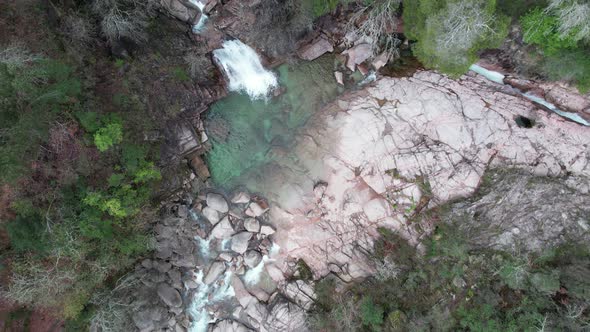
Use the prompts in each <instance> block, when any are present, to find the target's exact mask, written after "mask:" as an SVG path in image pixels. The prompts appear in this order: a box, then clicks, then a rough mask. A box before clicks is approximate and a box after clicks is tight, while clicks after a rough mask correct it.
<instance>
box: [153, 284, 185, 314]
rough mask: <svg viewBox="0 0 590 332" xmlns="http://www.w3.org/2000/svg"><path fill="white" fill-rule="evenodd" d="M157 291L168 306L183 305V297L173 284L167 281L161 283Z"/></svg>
mask: <svg viewBox="0 0 590 332" xmlns="http://www.w3.org/2000/svg"><path fill="white" fill-rule="evenodd" d="M157 292H158V296H160V299H162V301H163V302H164V303H166V305H167V306H169V307H173V308H174V307H176V308H178V307H180V306H181V305H182V297H181V296H180V293H179V292H178V291H177V290H176V289H174V288H173V287H172V286H170V285H168V284H166V283H160V284H159V285H158V289H157Z"/></svg>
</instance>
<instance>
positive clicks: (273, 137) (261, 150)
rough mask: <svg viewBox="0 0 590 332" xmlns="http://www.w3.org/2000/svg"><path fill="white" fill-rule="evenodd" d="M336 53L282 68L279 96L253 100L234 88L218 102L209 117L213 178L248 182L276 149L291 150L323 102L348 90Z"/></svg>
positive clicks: (223, 181) (219, 182) (220, 182)
mask: <svg viewBox="0 0 590 332" xmlns="http://www.w3.org/2000/svg"><path fill="white" fill-rule="evenodd" d="M338 66H339V62H338V61H337V60H336V58H335V57H334V56H332V55H328V56H323V57H321V58H319V59H317V60H315V61H312V62H299V63H297V64H285V65H282V66H280V67H279V68H278V69H277V72H278V76H279V84H280V89H283V90H284V91H283V92H282V93H281V94H280V95H279V96H278V97H274V98H271V99H269V100H268V101H264V100H250V98H249V97H248V95H244V94H237V93H233V94H230V95H229V96H228V97H227V98H224V99H222V100H220V101H218V102H217V103H215V104H214V105H213V106H212V107H211V109H210V110H209V112H208V114H207V118H206V127H207V131H208V134H209V137H210V138H211V143H212V149H211V151H210V152H208V154H207V155H206V159H207V162H208V165H209V169H210V171H211V177H212V180H213V182H214V183H215V184H216V185H218V186H221V187H223V188H225V189H231V188H233V187H235V186H239V185H246V184H247V182H248V179H251V178H255V177H258V176H260V175H261V174H257V173H259V172H261V171H262V169H263V166H264V165H265V164H268V163H271V162H273V161H274V159H275V157H276V151H277V150H279V151H285V152H288V151H289V150H290V148H291V147H292V146H293V143H294V139H295V134H296V132H297V130H298V129H299V128H301V127H302V126H303V125H305V123H306V122H307V120H309V118H310V117H311V116H312V115H313V114H314V112H316V111H317V110H319V109H320V108H321V107H322V106H324V105H325V104H327V103H328V102H330V101H332V100H333V99H334V98H335V97H336V96H337V95H338V94H340V93H342V92H343V91H344V88H343V87H342V86H339V85H338V84H337V83H336V80H335V78H334V69H335V68H337V67H338Z"/></svg>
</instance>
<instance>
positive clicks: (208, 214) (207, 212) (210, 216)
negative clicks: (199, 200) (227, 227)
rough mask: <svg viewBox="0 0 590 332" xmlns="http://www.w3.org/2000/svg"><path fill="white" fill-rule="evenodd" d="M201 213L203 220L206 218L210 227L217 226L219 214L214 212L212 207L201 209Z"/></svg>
mask: <svg viewBox="0 0 590 332" xmlns="http://www.w3.org/2000/svg"><path fill="white" fill-rule="evenodd" d="M202 213H203V216H204V217H205V218H207V220H209V222H210V223H211V225H215V224H217V223H218V222H219V220H220V218H221V216H220V213H219V212H218V211H217V210H215V209H213V208H212V207H210V206H206V207H205V208H204V209H203V212H202Z"/></svg>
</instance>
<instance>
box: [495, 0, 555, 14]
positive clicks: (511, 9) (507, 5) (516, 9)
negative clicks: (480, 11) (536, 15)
mask: <svg viewBox="0 0 590 332" xmlns="http://www.w3.org/2000/svg"><path fill="white" fill-rule="evenodd" d="M546 5H547V0H518V1H514V0H498V11H500V12H501V13H502V14H504V15H506V16H510V17H513V18H519V17H521V16H522V15H524V14H526V13H527V12H528V11H529V10H531V9H533V8H536V7H539V8H543V7H545V6H546Z"/></svg>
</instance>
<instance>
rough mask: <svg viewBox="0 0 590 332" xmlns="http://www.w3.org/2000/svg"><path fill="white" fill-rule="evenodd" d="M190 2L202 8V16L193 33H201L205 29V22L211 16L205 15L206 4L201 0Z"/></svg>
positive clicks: (191, 0) (194, 26)
mask: <svg viewBox="0 0 590 332" xmlns="http://www.w3.org/2000/svg"><path fill="white" fill-rule="evenodd" d="M189 1H190V3H192V4H193V5H195V6H197V7H198V8H199V9H200V10H201V17H199V22H197V23H196V24H195V25H193V33H199V32H201V31H202V30H203V27H204V26H205V23H206V22H207V20H208V19H209V16H207V15H205V11H204V9H205V4H204V3H202V2H201V1H199V0H189Z"/></svg>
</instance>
